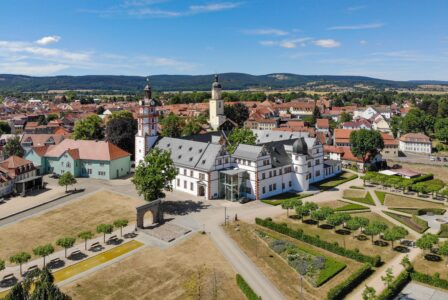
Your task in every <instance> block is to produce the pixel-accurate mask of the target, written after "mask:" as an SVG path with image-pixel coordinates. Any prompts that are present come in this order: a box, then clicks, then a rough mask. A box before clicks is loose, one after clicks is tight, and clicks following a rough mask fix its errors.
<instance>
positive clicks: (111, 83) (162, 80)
mask: <svg viewBox="0 0 448 300" xmlns="http://www.w3.org/2000/svg"><path fill="white" fill-rule="evenodd" d="M219 78H220V81H221V83H222V84H223V87H224V88H225V89H228V90H242V89H251V88H266V89H268V88H270V89H285V88H295V87H303V86H305V85H307V86H310V85H311V86H322V85H334V86H339V87H354V86H356V85H366V86H369V87H372V88H378V89H383V88H415V87H417V86H418V85H419V84H422V83H424V82H425V81H391V80H382V79H376V78H370V77H362V76H330V75H296V74H288V73H275V74H267V75H258V76H257V75H250V74H244V73H224V74H220V77H219ZM212 81H213V75H154V76H151V83H152V86H153V88H154V90H157V91H197V90H208V89H209V88H210V84H211V82H212ZM144 85H145V77H142V76H115V75H87V76H48V77H32V76H24V75H10V74H0V91H18V92H36V91H48V90H116V91H139V90H141V89H142V88H143V86H144Z"/></svg>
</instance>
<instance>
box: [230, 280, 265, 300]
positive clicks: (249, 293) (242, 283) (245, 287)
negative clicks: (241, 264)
mask: <svg viewBox="0 0 448 300" xmlns="http://www.w3.org/2000/svg"><path fill="white" fill-rule="evenodd" d="M236 284H237V285H238V287H239V288H240V289H241V291H242V292H243V294H244V295H246V297H247V299H249V300H261V297H260V296H258V295H257V294H256V293H255V292H254V290H253V289H252V288H251V287H250V285H249V284H248V283H247V282H246V280H244V278H243V276H241V275H240V274H236Z"/></svg>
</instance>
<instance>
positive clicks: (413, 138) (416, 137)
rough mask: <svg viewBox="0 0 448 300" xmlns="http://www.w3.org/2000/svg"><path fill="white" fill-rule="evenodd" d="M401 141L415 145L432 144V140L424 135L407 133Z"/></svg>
mask: <svg viewBox="0 0 448 300" xmlns="http://www.w3.org/2000/svg"><path fill="white" fill-rule="evenodd" d="M400 141H403V142H414V143H431V139H430V138H429V137H428V136H427V135H425V134H423V133H407V134H405V135H402V136H401V137H400Z"/></svg>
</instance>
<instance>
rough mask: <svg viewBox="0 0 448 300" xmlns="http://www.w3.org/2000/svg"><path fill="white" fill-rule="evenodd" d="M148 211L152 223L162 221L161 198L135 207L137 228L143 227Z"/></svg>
mask: <svg viewBox="0 0 448 300" xmlns="http://www.w3.org/2000/svg"><path fill="white" fill-rule="evenodd" d="M148 211H150V212H151V213H152V222H153V224H154V223H159V224H162V223H163V222H164V218H163V207H162V200H160V199H159V200H155V201H152V202H150V203H148V204H144V205H141V206H139V207H137V228H142V229H143V228H144V219H145V214H146V213H147V212H148Z"/></svg>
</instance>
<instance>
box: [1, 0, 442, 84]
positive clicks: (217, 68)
mask: <svg viewBox="0 0 448 300" xmlns="http://www.w3.org/2000/svg"><path fill="white" fill-rule="evenodd" d="M447 12H448V1H444V0H441V1H431V0H425V1H420V0H401V1H400V0H388V1H383V0H375V1H344V0H338V1H336V0H328V1H324V0H270V1H268V0H241V1H239V0H235V1H233V0H223V1H219V0H217V1H213V0H212V1H207V0H195V1H193V0H102V1H98V0H76V1H65V0H45V1H41V0H2V1H0V28H1V29H0V73H14V74H27V75H37V76H43V75H60V74H64V75H65V74H67V75H84V74H115V75H147V74H210V73H223V72H245V73H251V74H267V73H279V72H289V73H296V74H329V75H365V76H372V77H378V78H385V79H395V80H411V79H428V80H429V79H436V80H448V18H447V17H446V13H447Z"/></svg>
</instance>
